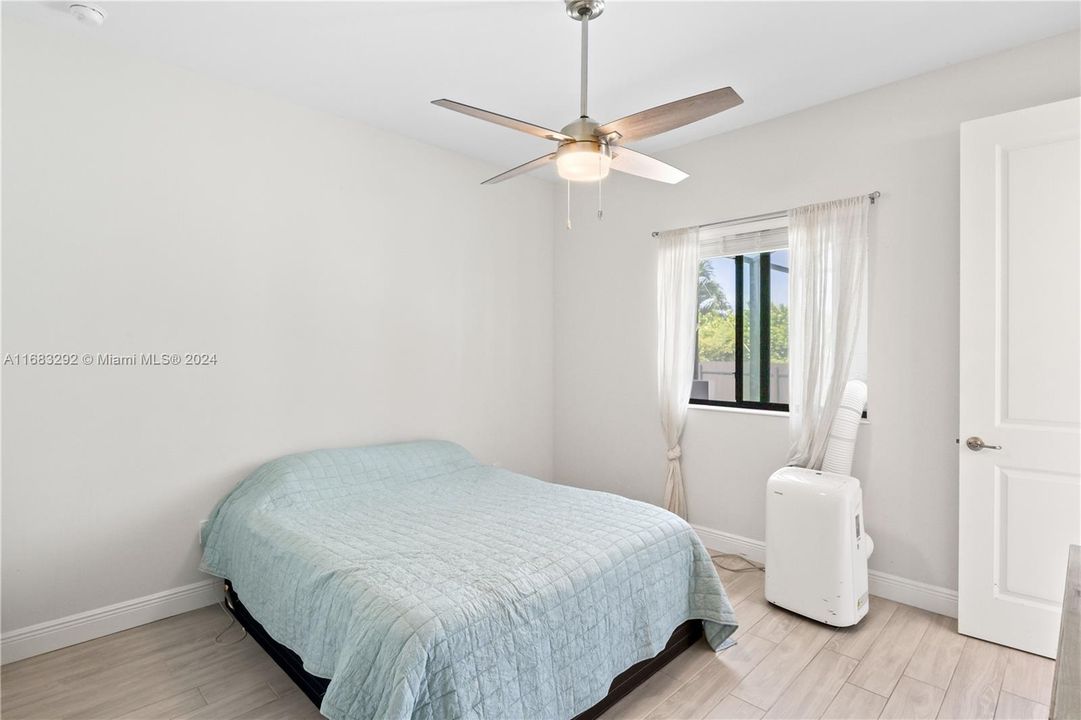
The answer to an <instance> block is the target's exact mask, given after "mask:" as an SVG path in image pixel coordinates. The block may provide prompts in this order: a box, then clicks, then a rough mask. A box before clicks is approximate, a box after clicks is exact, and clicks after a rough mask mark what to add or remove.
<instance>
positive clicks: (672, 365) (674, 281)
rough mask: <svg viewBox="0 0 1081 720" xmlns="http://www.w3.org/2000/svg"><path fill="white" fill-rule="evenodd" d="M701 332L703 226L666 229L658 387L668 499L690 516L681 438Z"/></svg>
mask: <svg viewBox="0 0 1081 720" xmlns="http://www.w3.org/2000/svg"><path fill="white" fill-rule="evenodd" d="M697 334H698V228H689V229H684V230H670V231H667V232H662V233H661V234H660V237H659V239H658V246H657V391H658V395H659V397H660V404H661V429H662V430H663V432H664V442H665V447H666V448H667V449H668V468H667V470H666V472H665V478H664V505H665V507H666V508H668V509H669V510H670V511H672V512H674V513H676V514H677V515H679V516H681V517H686V516H687V501H686V498H685V497H684V493H683V472H682V470H681V469H680V464H679V458H680V455H682V450H681V449H680V447H679V438H680V435H682V434H683V423H684V421H685V420H686V419H687V404H688V402H689V401H690V397H691V380H692V379H693V374H694V347H695V337H696V336H697Z"/></svg>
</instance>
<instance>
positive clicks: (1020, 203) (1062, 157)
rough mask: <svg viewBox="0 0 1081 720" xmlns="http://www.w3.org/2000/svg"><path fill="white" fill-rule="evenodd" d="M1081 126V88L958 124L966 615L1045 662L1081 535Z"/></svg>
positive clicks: (983, 633)
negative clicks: (1065, 96)
mask: <svg viewBox="0 0 1081 720" xmlns="http://www.w3.org/2000/svg"><path fill="white" fill-rule="evenodd" d="M1079 136H1081V100H1078V99H1074V100H1066V101H1063V102H1057V103H1052V104H1050V105H1042V106H1040V107H1034V108H1029V109H1027V110H1019V111H1017V112H1012V113H1007V114H1005V115H997V116H995V117H989V118H984V119H981V120H974V121H972V122H968V123H965V124H963V125H962V126H961V287H960V293H961V328H960V336H961V355H960V360H961V367H960V371H961V375H960V381H961V398H960V400H961V408H960V421H961V425H960V428H959V430H960V442H959V446H958V452H959V453H960V538H959V545H960V547H959V550H960V553H959V558H958V564H959V578H958V618H957V624H958V629H959V630H960V631H961V632H962V633H964V634H966V635H974V636H976V637H979V638H983V639H985V640H990V641H992V642H996V643H1000V644H1002V645H1009V646H1011V647H1015V648H1019V649H1021V650H1026V651H1028V652H1033V653H1037V654H1040V655H1046V656H1047V657H1054V655H1055V649H1056V644H1057V640H1058V626H1059V615H1060V610H1061V603H1062V593H1063V583H1064V582H1065V578H1066V555H1067V551H1068V548H1069V545H1070V544H1071V543H1081V468H1079V466H1081V282H1079V279H1078V278H1079V273H1081V141H1079ZM977 438H979V439H982V440H983V442H984V443H985V444H986V445H987V446H1001V447H985V448H983V449H979V446H978V443H977V440H976V439H977ZM966 441H968V442H967V443H966Z"/></svg>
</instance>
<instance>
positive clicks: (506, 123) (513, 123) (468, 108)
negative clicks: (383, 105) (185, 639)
mask: <svg viewBox="0 0 1081 720" xmlns="http://www.w3.org/2000/svg"><path fill="white" fill-rule="evenodd" d="M432 105H438V106H439V107H444V108H446V109H447V110H453V111H455V112H460V113H462V114H463V115H468V116H470V117H475V118H477V119H478V120H487V121H488V122H490V123H495V124H496V125H502V126H503V127H508V128H510V129H511V130H517V131H518V132H524V133H527V134H529V135H533V136H535V137H539V138H543V139H545V140H573V139H574V138H572V137H571V136H570V135H564V134H563V133H561V132H556V131H555V130H549V129H548V128H543V127H541V126H540V125H534V124H533V123H527V122H525V121H523V120H515V119H514V118H512V117H507V116H506V115H500V114H499V113H494V112H489V111H487V110H481V109H480V108H475V107H473V106H472V105H466V104H464V103H460V102H455V101H453V100H447V99H446V98H443V99H441V100H432Z"/></svg>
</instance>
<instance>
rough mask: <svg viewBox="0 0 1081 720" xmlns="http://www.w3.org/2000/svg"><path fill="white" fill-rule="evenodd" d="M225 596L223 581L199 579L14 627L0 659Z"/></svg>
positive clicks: (2, 640)
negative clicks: (34, 623)
mask: <svg viewBox="0 0 1081 720" xmlns="http://www.w3.org/2000/svg"><path fill="white" fill-rule="evenodd" d="M222 595H223V591H222V581H221V580H216V579H210V580H200V581H199V582H196V583H192V584H191V585H185V586H183V587H178V588H173V589H172V590H165V591H163V592H159V593H154V594H153V595H146V596H144V597H141V598H135V599H134V600H125V601H124V602H119V603H116V604H115V605H109V606H107V607H103V608H98V609H97V610H88V611H86V612H81V613H77V614H75V615H68V616H67V617H63V618H60V619H58V620H50V621H48V622H43V623H39V624H37V625H31V626H29V627H24V628H20V629H18V630H12V631H11V632H7V633H4V634H3V636H0V662H2V663H3V664H5V665H6V664H7V663H10V662H15V661H16V660H23V659H24V658H28V657H33V656H34V655H40V654H42V653H47V652H50V651H52V650H59V649H60V648H63V647H68V646H69V645H76V644H78V643H81V642H86V641H87V640H93V639H95V638H99V637H104V636H105V635H112V634H113V633H115V632H120V631H121V630H128V629H130V628H133V627H138V626H139V625H145V624H146V623H150V622H154V621H155V620H164V619H165V618H167V617H172V616H173V615H179V614H180V613H185V612H188V611H189V610H196V609H198V608H201V607H206V606H207V605H213V604H214V603H216V602H218V601H219V600H221V598H222Z"/></svg>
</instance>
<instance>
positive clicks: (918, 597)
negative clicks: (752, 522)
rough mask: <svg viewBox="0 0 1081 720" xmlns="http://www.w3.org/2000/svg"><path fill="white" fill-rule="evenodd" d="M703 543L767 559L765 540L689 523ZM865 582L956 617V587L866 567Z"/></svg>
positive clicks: (885, 594)
mask: <svg viewBox="0 0 1081 720" xmlns="http://www.w3.org/2000/svg"><path fill="white" fill-rule="evenodd" d="M691 527H693V528H694V530H695V532H696V533H698V537H699V538H701V540H702V543H703V544H705V546H706V547H708V548H709V549H711V550H720V551H721V552H726V553H733V554H735V555H742V556H743V557H745V558H747V559H748V560H754V561H755V562H759V563H765V562H766V544H765V543H764V542H762V541H761V540H751V539H750V538H745V537H742V536H741V535H733V534H732V533H726V532H721V531H720V530H714V529H713V528H707V527H703V526H701V525H692V526H691ZM867 585H868V589H869V590H870V591H871V594H872V595H877V596H878V597H881V598H886V599H887V600H893V601H894V602H899V603H904V604H905V605H911V606H912V607H918V608H920V609H921V610H927V611H929V612H933V613H938V614H939V615H948V616H950V617H952V618H955V617H957V591H956V590H950V589H948V588H944V587H938V586H937V585H928V584H927V583H923V582H919V581H918V580H909V579H908V578H903V577H899V576H897V575H890V574H889V573H884V572H881V571H879V570H868V571H867Z"/></svg>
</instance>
